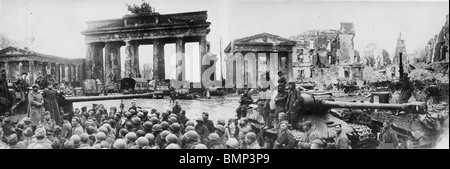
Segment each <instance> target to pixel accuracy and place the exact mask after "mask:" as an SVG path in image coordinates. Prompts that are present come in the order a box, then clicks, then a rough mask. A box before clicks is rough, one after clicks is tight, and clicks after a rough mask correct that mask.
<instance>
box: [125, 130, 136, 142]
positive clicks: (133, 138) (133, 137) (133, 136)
mask: <svg viewBox="0 0 450 169" xmlns="http://www.w3.org/2000/svg"><path fill="white" fill-rule="evenodd" d="M125 138H126V139H127V140H128V141H130V142H135V141H136V140H137V135H136V133H134V132H129V133H127V135H126V136H125Z"/></svg>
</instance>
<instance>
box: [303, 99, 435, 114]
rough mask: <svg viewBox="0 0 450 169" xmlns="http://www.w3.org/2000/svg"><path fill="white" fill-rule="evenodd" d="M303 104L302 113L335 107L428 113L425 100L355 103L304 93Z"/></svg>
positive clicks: (326, 110) (322, 111) (321, 112)
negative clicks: (393, 102) (400, 102)
mask: <svg viewBox="0 0 450 169" xmlns="http://www.w3.org/2000/svg"><path fill="white" fill-rule="evenodd" d="M301 96H302V98H303V104H302V110H301V111H300V112H301V113H302V114H324V113H326V112H328V110H330V109H333V108H354V109H383V110H400V111H405V112H408V113H414V114H423V113H426V110H425V108H426V106H425V103H424V102H414V103H404V104H390V103H355V102H342V101H334V99H333V98H332V97H327V96H315V95H310V94H302V95H301Z"/></svg>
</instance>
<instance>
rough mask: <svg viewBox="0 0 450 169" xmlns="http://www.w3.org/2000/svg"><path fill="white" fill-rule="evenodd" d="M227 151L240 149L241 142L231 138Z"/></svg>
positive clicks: (228, 141)
mask: <svg viewBox="0 0 450 169" xmlns="http://www.w3.org/2000/svg"><path fill="white" fill-rule="evenodd" d="M226 146H227V149H239V147H240V146H239V141H238V140H236V139H235V138H230V139H228V140H227V142H226Z"/></svg>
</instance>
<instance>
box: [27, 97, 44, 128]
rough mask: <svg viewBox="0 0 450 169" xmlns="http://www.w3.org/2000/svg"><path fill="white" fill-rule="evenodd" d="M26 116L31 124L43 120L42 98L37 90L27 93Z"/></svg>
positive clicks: (36, 123) (34, 124)
mask: <svg viewBox="0 0 450 169" xmlns="http://www.w3.org/2000/svg"><path fill="white" fill-rule="evenodd" d="M28 101H29V105H28V116H29V117H30V120H31V123H32V126H37V125H38V124H39V123H40V122H42V121H44V113H45V109H44V98H43V97H42V95H41V94H40V93H39V92H34V91H33V92H30V93H28Z"/></svg>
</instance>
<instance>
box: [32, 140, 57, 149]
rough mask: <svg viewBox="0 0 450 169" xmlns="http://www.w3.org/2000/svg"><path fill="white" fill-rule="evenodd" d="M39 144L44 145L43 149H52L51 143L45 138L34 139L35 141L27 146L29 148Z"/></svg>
mask: <svg viewBox="0 0 450 169" xmlns="http://www.w3.org/2000/svg"><path fill="white" fill-rule="evenodd" d="M38 145H40V146H42V147H43V149H52V145H51V144H50V143H48V142H47V141H45V140H44V139H42V140H36V141H34V143H32V144H30V145H29V146H28V147H27V149H34V147H36V146H38Z"/></svg>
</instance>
